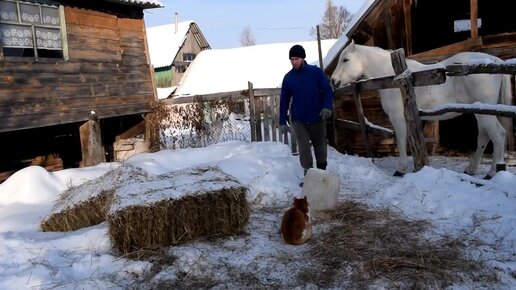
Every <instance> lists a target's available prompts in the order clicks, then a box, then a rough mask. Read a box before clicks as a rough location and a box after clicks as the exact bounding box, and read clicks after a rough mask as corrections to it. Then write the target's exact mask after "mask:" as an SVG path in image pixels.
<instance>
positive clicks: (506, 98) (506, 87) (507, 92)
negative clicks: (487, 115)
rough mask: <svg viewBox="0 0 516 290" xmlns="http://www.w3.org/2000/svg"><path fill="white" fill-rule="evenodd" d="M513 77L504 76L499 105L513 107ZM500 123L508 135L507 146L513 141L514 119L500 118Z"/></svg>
mask: <svg viewBox="0 0 516 290" xmlns="http://www.w3.org/2000/svg"><path fill="white" fill-rule="evenodd" d="M511 89H512V88H511V76H510V75H502V83H501V87H500V95H499V98H500V99H499V100H498V103H499V104H502V105H509V106H510V105H512V93H511ZM498 121H499V122H500V124H502V127H504V128H505V131H506V132H507V135H506V145H507V144H508V143H507V142H510V141H511V140H512V134H513V133H512V130H513V128H512V127H513V125H512V118H507V117H500V116H499V117H498ZM505 150H506V151H505V152H507V148H505Z"/></svg>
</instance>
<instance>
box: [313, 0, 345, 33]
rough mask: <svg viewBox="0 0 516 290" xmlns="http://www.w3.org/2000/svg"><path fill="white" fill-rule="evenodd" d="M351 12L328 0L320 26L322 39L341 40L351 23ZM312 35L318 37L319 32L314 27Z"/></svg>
mask: <svg viewBox="0 0 516 290" xmlns="http://www.w3.org/2000/svg"><path fill="white" fill-rule="evenodd" d="M351 16H352V15H351V12H349V10H348V9H346V8H345V7H343V6H339V7H337V6H335V5H333V1H332V0H326V9H325V10H324V16H323V18H322V22H321V23H320V24H319V33H320V34H321V39H335V38H339V37H340V36H341V34H342V33H343V32H344V30H345V29H346V27H347V26H348V24H349V22H350V21H351ZM310 35H312V36H315V37H317V30H316V28H315V27H312V29H311V32H310Z"/></svg>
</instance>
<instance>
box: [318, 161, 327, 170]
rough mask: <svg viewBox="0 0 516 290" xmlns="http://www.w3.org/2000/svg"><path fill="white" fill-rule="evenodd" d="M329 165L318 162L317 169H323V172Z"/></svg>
mask: <svg viewBox="0 0 516 290" xmlns="http://www.w3.org/2000/svg"><path fill="white" fill-rule="evenodd" d="M327 165H328V162H324V163H319V162H317V168H319V169H322V170H326V166H327Z"/></svg>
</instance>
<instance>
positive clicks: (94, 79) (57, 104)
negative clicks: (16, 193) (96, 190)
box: [0, 0, 161, 182]
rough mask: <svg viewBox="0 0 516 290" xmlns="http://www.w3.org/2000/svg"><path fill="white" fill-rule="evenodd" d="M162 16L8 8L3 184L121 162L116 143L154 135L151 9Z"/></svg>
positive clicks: (124, 9)
mask: <svg viewBox="0 0 516 290" xmlns="http://www.w3.org/2000/svg"><path fill="white" fill-rule="evenodd" d="M157 7H161V4H159V3H158V2H154V1H140V0H137V1H121V0H120V1H112V0H109V1H94V2H88V1H75V2H73V3H72V2H69V1H68V2H63V1H40V0H28V1H18V0H8V1H7V0H2V1H0V8H1V10H2V12H6V13H2V16H1V17H0V32H1V35H2V38H1V39H0V40H1V41H0V45H1V46H0V52H1V55H0V78H1V79H2V82H1V85H0V140H2V145H1V148H2V150H1V155H0V156H1V157H0V182H1V181H3V180H5V179H7V178H8V177H9V176H10V175H11V174H12V173H14V172H15V171H17V170H19V169H21V168H23V167H26V166H29V165H39V166H42V167H45V168H46V169H47V170H49V171H53V170H59V169H63V168H71V167H79V166H89V165H93V164H98V163H99V162H103V161H112V160H113V156H114V149H113V148H114V145H113V144H114V142H115V140H117V139H124V138H130V137H134V136H135V135H137V134H142V133H143V132H144V130H145V119H144V115H145V114H147V113H149V112H151V111H152V107H153V106H154V104H155V102H156V92H155V86H154V84H153V80H154V77H153V69H152V67H151V65H150V62H149V55H148V49H147V41H146V34H145V24H144V18H143V10H144V9H147V8H157ZM22 13H24V14H28V15H29V16H27V17H24V18H19V17H18V15H21V14H22ZM16 35H27V37H25V38H24V39H21V40H20V39H17V38H16ZM31 35H33V37H32V36H31ZM142 124H143V126H142Z"/></svg>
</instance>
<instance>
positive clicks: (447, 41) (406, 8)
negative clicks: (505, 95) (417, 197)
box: [325, 0, 516, 156]
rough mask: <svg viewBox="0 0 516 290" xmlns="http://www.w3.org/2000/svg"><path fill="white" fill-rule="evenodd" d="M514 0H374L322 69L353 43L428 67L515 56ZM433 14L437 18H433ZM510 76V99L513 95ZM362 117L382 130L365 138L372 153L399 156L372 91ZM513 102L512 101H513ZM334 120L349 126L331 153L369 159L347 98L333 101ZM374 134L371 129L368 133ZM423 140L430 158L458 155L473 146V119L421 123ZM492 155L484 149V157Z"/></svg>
mask: <svg viewBox="0 0 516 290" xmlns="http://www.w3.org/2000/svg"><path fill="white" fill-rule="evenodd" d="M515 8H516V2H514V1H501V0H500V1H487V0H457V1H444V0H418V1H413V0H376V1H371V4H370V6H369V7H367V8H366V9H364V10H363V11H362V12H363V14H362V15H358V17H357V21H356V22H353V23H351V24H350V26H349V27H347V29H346V30H345V32H344V35H343V36H342V37H343V38H345V41H344V42H342V43H344V45H343V46H342V47H341V48H339V51H338V52H339V53H337V54H336V56H335V57H334V58H333V59H332V60H330V61H329V64H328V65H327V66H326V68H325V73H326V74H327V75H332V73H333V72H334V70H335V67H336V66H337V62H338V56H339V54H340V52H341V51H342V50H343V49H344V48H345V47H347V46H348V45H349V44H350V43H351V41H352V40H353V41H354V42H355V43H356V44H362V45H367V46H377V47H380V48H384V49H392V50H395V49H399V48H403V49H404V51H405V54H406V57H407V58H410V59H414V60H417V61H420V62H421V63H423V64H432V63H436V62H438V61H441V60H443V59H445V58H448V57H450V56H452V55H455V54H457V53H459V52H463V51H475V52H486V53H488V54H492V55H494V56H498V57H499V58H501V59H502V60H507V59H512V58H515V57H516V22H514V21H507V19H512V13H513V11H514V10H515ZM437 15H438V17H436V16H437ZM514 80H515V78H514V75H513V76H512V81H511V82H512V92H513V93H512V95H513V96H516V88H515V86H514ZM360 98H361V103H362V107H363V114H364V116H365V117H366V118H367V120H368V121H369V122H371V123H373V124H374V125H378V126H379V127H384V128H386V129H387V130H376V132H377V133H376V134H370V146H371V152H372V153H371V154H372V155H374V156H386V155H396V154H398V150H397V146H396V140H395V138H394V135H393V134H389V130H388V129H391V130H392V129H393V127H392V125H391V123H390V121H389V119H388V117H387V115H386V114H385V112H384V111H383V109H382V107H381V103H380V98H379V97H378V93H377V92H376V91H368V92H364V93H361V94H360ZM513 103H514V100H513ZM335 113H336V117H337V118H338V119H341V120H352V121H354V122H355V124H352V123H349V122H347V123H342V122H338V123H336V139H337V142H336V148H337V150H339V151H341V152H346V153H349V154H360V155H368V151H367V148H366V145H365V143H364V141H365V140H364V137H363V134H362V133H361V131H360V130H357V129H359V127H358V126H357V125H358V117H357V111H356V106H355V100H354V98H353V95H352V94H347V95H340V96H337V97H336V99H335ZM373 129H376V128H373ZM506 129H508V132H509V134H508V140H507V142H508V143H507V145H508V149H509V152H511V151H514V150H516V149H515V147H514V134H515V133H514V125H513V126H511V127H509V128H506ZM423 131H424V140H425V142H426V148H427V150H428V152H429V153H430V154H442V155H444V154H446V155H463V154H469V153H471V152H473V151H474V150H475V147H476V136H477V129H476V120H475V118H474V116H473V115H472V114H463V115H461V116H459V117H456V118H454V119H451V120H446V121H423ZM489 152H492V146H491V145H489V146H488V148H487V150H486V153H489Z"/></svg>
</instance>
